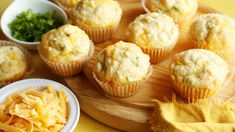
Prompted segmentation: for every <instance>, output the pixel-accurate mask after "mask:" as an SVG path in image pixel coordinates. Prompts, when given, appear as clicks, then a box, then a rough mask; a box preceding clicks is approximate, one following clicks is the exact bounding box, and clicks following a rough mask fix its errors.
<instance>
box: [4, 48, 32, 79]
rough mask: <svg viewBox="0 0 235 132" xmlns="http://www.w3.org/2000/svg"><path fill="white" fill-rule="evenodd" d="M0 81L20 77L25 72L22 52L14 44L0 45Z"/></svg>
mask: <svg viewBox="0 0 235 132" xmlns="http://www.w3.org/2000/svg"><path fill="white" fill-rule="evenodd" d="M0 65H1V67H0V82H1V83H2V82H3V83H4V82H8V81H11V80H18V79H20V78H22V77H23V76H24V75H25V74H26V72H27V60H26V56H25V54H24V52H23V51H22V50H21V49H19V48H18V47H16V46H0Z"/></svg>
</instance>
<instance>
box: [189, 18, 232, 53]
mask: <svg viewBox="0 0 235 132" xmlns="http://www.w3.org/2000/svg"><path fill="white" fill-rule="evenodd" d="M191 37H192V39H193V41H194V42H195V43H196V44H197V45H200V47H202V48H204V49H208V50H211V51H217V50H224V49H229V50H231V51H233V52H235V21H234V20H233V19H232V18H230V17H228V16H225V15H222V14H216V13H210V14H204V15H200V16H199V17H198V18H197V19H196V21H195V22H194V23H193V25H192V27H191Z"/></svg>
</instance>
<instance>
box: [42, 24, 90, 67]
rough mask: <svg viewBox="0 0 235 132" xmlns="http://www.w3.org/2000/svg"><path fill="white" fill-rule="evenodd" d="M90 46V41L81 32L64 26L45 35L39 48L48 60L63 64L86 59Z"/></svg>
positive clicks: (76, 28)
mask: <svg viewBox="0 0 235 132" xmlns="http://www.w3.org/2000/svg"><path fill="white" fill-rule="evenodd" d="M91 45H92V42H91V40H90V39H89V37H88V35H87V34H86V33H85V32H84V31H83V30H81V29H80V28H78V27H77V26H73V25H70V24H66V25H64V26H61V27H59V28H58V29H53V30H51V31H49V32H47V33H45V34H44V35H43V36H42V41H41V44H40V46H39V48H40V52H41V54H42V55H43V56H44V57H45V58H47V59H48V60H51V61H54V62H63V63H65V62H73V61H80V60H81V59H83V58H86V57H88V55H89V53H90V50H91Z"/></svg>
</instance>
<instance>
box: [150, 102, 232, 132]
mask: <svg viewBox="0 0 235 132" xmlns="http://www.w3.org/2000/svg"><path fill="white" fill-rule="evenodd" d="M155 102H156V103H155V104H156V105H155V108H154V112H153V116H152V118H151V120H150V124H151V129H152V130H153V131H155V132H175V131H176V132H178V131H180V132H194V131H197V132H198V131H199V132H230V131H231V132H232V131H235V109H233V108H231V107H230V106H229V104H228V103H218V102H216V101H199V102H195V103H190V104H186V103H183V102H175V101H173V102H170V103H163V102H160V101H155Z"/></svg>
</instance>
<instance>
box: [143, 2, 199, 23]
mask: <svg viewBox="0 0 235 132" xmlns="http://www.w3.org/2000/svg"><path fill="white" fill-rule="evenodd" d="M146 6H147V8H148V9H149V10H150V11H151V12H161V13H164V14H167V15H169V16H170V17H172V18H173V19H174V20H175V22H177V23H182V22H183V21H185V20H188V19H190V18H191V17H192V16H193V15H194V14H195V13H196V11H197V8H198V3H197V0H146Z"/></svg>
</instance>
